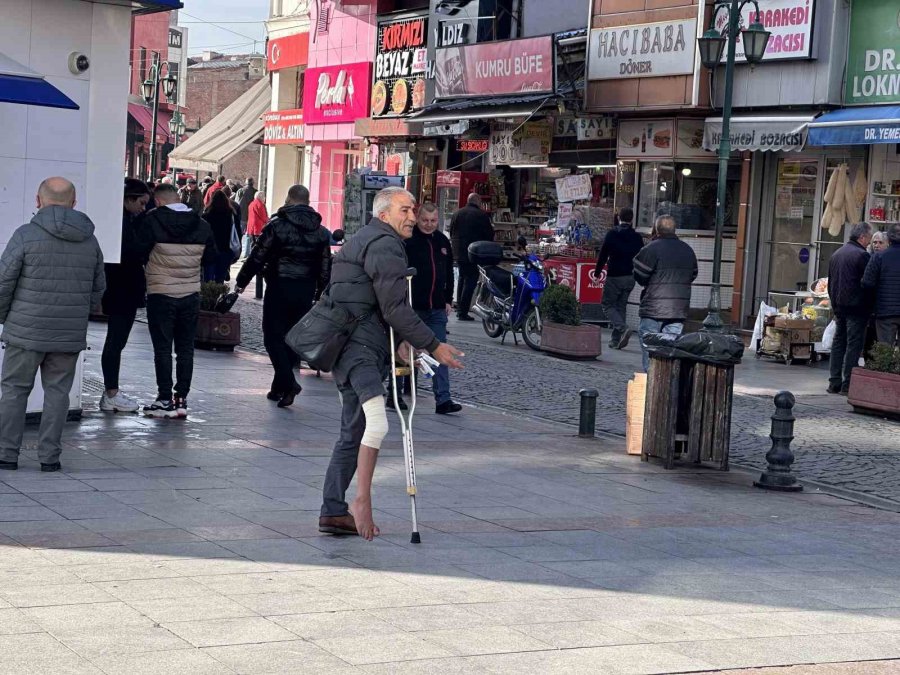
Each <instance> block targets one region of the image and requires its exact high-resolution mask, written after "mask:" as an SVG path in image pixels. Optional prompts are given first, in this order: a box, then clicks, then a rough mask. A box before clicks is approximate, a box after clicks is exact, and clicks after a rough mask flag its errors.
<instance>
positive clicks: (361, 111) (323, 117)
mask: <svg viewBox="0 0 900 675" xmlns="http://www.w3.org/2000/svg"><path fill="white" fill-rule="evenodd" d="M371 79H372V64H371V63H351V64H349V65H346V66H343V65H342V66H325V67H324V68H307V69H306V76H305V78H304V85H303V111H304V116H305V118H306V120H305V121H306V124H333V123H338V122H354V121H355V120H357V119H359V118H360V117H368V116H369V82H370V81H371Z"/></svg>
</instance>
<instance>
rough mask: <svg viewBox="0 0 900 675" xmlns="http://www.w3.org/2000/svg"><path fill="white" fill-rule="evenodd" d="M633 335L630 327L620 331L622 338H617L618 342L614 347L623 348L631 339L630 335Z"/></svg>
mask: <svg viewBox="0 0 900 675" xmlns="http://www.w3.org/2000/svg"><path fill="white" fill-rule="evenodd" d="M632 335H634V331H633V330H631V329H630V328H629V329H628V330H626V331H625V332H624V333H622V339H621V340H619V344H617V345H616V349H625V347H627V346H628V341H629V340H630V339H631V336H632Z"/></svg>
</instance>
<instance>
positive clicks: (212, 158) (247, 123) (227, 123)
mask: <svg viewBox="0 0 900 675" xmlns="http://www.w3.org/2000/svg"><path fill="white" fill-rule="evenodd" d="M271 106H272V86H271V85H270V84H269V78H267V77H264V78H263V79H261V80H260V81H259V82H257V83H256V84H254V85H253V86H252V87H251V88H250V89H248V90H247V91H245V92H244V93H243V94H241V96H240V98H238V99H237V100H236V101H235V102H234V103H232V104H231V105H230V106H228V107H227V108H225V110H223V111H222V112H220V113H219V114H218V115H216V116H215V117H213V118H212V119H211V120H210V121H209V123H208V124H206V125H204V126H203V127H201V128H200V129H199V130H198V131H197V133H195V134H194V135H193V136H191V137H190V138H189V139H187V140H186V141H185V142H184V143H182V144H181V145H179V146H178V147H177V148H175V149H174V150H173V151H172V152H170V153H169V164H170V165H171V166H174V167H177V168H179V169H197V170H198V171H210V172H213V173H216V172H218V171H219V168H220V167H221V166H222V164H224V163H225V162H227V161H228V160H229V159H230V158H231V157H233V156H234V155H236V154H237V153H239V152H240V151H241V150H243V149H244V148H245V147H246V146H247V145H248V144H249V143H252V142H253V141H255V140H257V139H259V138H261V137H262V135H263V121H262V115H263V113H266V112H269V109H270V108H271Z"/></svg>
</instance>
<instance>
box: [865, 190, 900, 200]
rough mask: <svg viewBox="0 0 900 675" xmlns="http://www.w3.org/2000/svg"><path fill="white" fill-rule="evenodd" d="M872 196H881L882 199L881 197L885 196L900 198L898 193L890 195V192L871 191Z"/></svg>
mask: <svg viewBox="0 0 900 675" xmlns="http://www.w3.org/2000/svg"><path fill="white" fill-rule="evenodd" d="M872 196H873V197H881V198H882V199H883V198H886V197H887V198H893V199H900V195H890V194H887V193H885V192H873V193H872Z"/></svg>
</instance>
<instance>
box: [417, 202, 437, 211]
mask: <svg viewBox="0 0 900 675" xmlns="http://www.w3.org/2000/svg"><path fill="white" fill-rule="evenodd" d="M419 211H426V212H427V213H437V211H438V205H437V204H435V203H434V202H422V204H421V205H420V206H419Z"/></svg>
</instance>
